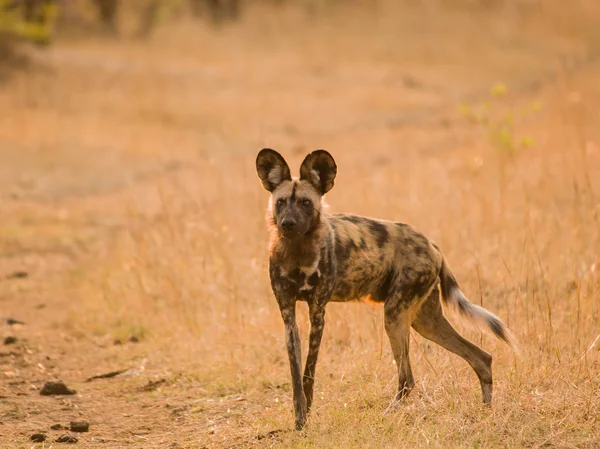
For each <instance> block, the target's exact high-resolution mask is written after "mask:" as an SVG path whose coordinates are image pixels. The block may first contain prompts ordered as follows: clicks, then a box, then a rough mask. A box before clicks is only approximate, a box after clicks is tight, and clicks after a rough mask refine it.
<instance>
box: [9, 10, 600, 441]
mask: <svg viewBox="0 0 600 449" xmlns="http://www.w3.org/2000/svg"><path fill="white" fill-rule="evenodd" d="M393 4H394V3H393V2H392V3H389V4H388V3H385V2H380V5H382V6H381V7H380V10H373V9H365V10H362V9H359V10H352V9H348V10H342V11H337V12H334V13H332V15H331V16H326V17H322V18H318V19H311V20H308V19H307V18H306V17H304V16H303V15H302V14H300V13H298V11H295V10H293V9H289V10H287V9H284V10H283V11H280V12H274V11H270V10H262V9H257V10H255V11H254V10H253V12H252V14H250V15H249V16H248V17H247V18H246V20H245V21H244V22H243V23H240V24H236V25H233V26H231V27H228V28H224V29H222V30H213V29H209V28H203V27H202V26H199V25H198V24H197V23H195V22H188V21H187V20H184V19H182V21H181V22H180V23H178V24H176V25H173V26H164V27H163V28H161V29H160V30H159V32H158V34H157V36H156V37H155V38H154V39H153V40H152V41H151V42H137V41H130V40H121V41H105V40H93V39H85V40H77V41H67V40H63V41H59V42H57V43H56V45H54V46H52V47H51V48H49V49H47V50H45V51H44V52H40V53H36V55H35V63H34V64H31V65H30V66H29V68H28V69H27V70H26V71H24V72H17V74H16V75H14V76H13V77H12V78H11V79H10V80H9V81H8V82H6V83H5V84H2V85H0V217H1V219H0V315H1V317H2V318H4V317H11V318H14V319H17V320H19V321H22V322H23V323H25V324H12V325H9V324H6V322H2V323H1V324H0V336H1V337H2V339H3V340H4V338H5V337H9V336H12V337H16V339H17V340H16V341H15V342H13V343H11V344H7V345H4V346H2V347H1V348H0V447H2V448H29V447H32V446H34V445H35V447H67V446H69V447H80V448H121V447H132V448H137V447H139V448H154V447H156V448H168V447H182V448H203V447H206V448H230V447H286V448H287V447H332V448H337V447H390V448H391V447H394V448H395V447H439V448H442V447H465V448H466V447H561V448H563V447H564V448H566V447H577V448H594V447H598V446H600V421H599V420H600V351H599V348H600V342H598V335H599V334H600V277H599V275H598V273H599V271H598V270H599V264H600V259H599V254H600V216H599V215H600V202H599V195H600V128H598V123H600V64H599V63H598V61H599V60H598V57H597V56H598V55H600V35H599V32H598V30H597V27H596V26H589V24H590V23H592V24H593V23H596V24H597V23H598V22H597V21H595V22H594V20H593V18H594V17H598V12H599V10H598V8H597V7H595V6H594V5H593V4H592V3H591V2H590V3H586V2H580V4H579V3H578V5H579V6H581V8H583V9H580V10H576V9H575V8H572V9H569V12H565V11H566V10H565V9H560V7H559V6H556V7H554V6H551V5H554V4H553V3H550V2H549V3H548V5H550V6H548V5H547V6H546V7H540V9H539V10H534V11H533V12H532V11H529V12H522V11H520V10H517V9H514V8H504V9H501V10H491V11H490V10H487V9H478V8H471V7H464V8H446V7H442V6H439V2H424V5H425V6H414V5H413V6H411V5H410V2H401V4H402V5H403V6H402V8H399V7H396V6H393ZM556 5H558V3H557V4H556ZM582 5H583V6H582ZM586 5H587V6H586ZM585 8H588V9H585ZM576 11H579V15H577V14H576ZM582 11H583V12H582ZM594 14H596V15H595V16H594ZM505 88H506V89H507V92H504V90H505ZM513 141H514V146H513V145H511V142H513ZM263 146H269V147H273V148H276V149H278V150H279V151H281V152H282V153H283V154H284V155H285V156H286V157H287V158H288V160H289V161H290V162H291V164H292V167H293V170H294V171H296V170H297V167H298V164H299V162H300V161H301V160H302V158H303V157H304V155H305V154H306V153H307V152H309V151H311V150H313V149H316V148H326V149H328V150H329V151H330V152H331V153H332V154H333V155H334V157H335V158H336V160H337V162H338V167H339V176H338V179H337V181H336V187H335V188H334V189H333V190H332V192H331V193H330V194H329V195H328V202H329V203H330V205H331V209H332V210H333V211H340V212H342V211H344V212H353V213H357V214H363V215H369V216H377V217H381V218H386V219H390V220H397V221H402V222H408V223H411V224H413V225H414V226H416V227H417V228H418V229H420V230H421V231H423V232H424V233H425V234H427V235H428V236H430V237H431V238H432V239H434V240H435V241H436V242H437V243H438V244H439V245H440V246H441V247H442V249H443V250H444V252H445V254H446V257H447V260H448V261H449V263H450V265H451V266H452V269H453V271H454V273H455V274H456V276H457V277H458V279H459V282H460V283H461V286H462V287H463V290H464V291H465V292H466V293H467V294H468V296H469V297H470V299H471V300H472V301H473V302H475V303H477V304H483V306H484V307H486V308H489V309H490V310H492V311H494V312H495V313H497V314H498V315H500V316H501V317H502V318H503V319H504V320H505V321H506V322H507V323H508V324H509V326H510V327H511V328H512V329H513V330H514V332H515V334H516V336H517V338H518V340H519V344H520V349H521V352H520V353H519V354H517V355H515V354H513V353H511V352H510V350H509V349H508V348H506V347H504V346H502V345H501V344H500V343H496V342H495V341H493V340H492V339H491V338H488V337H487V336H484V335H480V334H479V333H476V332H474V331H471V330H469V329H467V328H465V327H463V326H462V325H461V324H460V323H458V322H457V323H456V325H457V327H458V328H459V329H460V330H461V332H462V333H464V335H465V336H468V338H470V339H471V340H473V341H475V342H477V343H478V344H480V345H481V346H482V347H484V348H485V349H486V350H488V351H490V352H491V353H492V354H493V355H494V370H495V382H496V383H495V390H494V393H495V397H494V404H493V406H492V407H491V408H486V407H484V406H483V405H482V404H480V392H479V385H478V382H477V380H476V378H475V375H474V373H473V372H472V371H471V369H470V368H469V367H468V366H467V365H466V363H464V362H463V361H462V360H461V359H458V358H457V357H455V356H453V355H450V354H449V353H447V352H445V351H444V350H442V349H441V348H439V347H436V346H434V345H433V344H431V343H430V342H428V341H426V340H424V339H422V338H421V337H419V336H418V335H417V334H413V337H414V338H413V340H412V346H411V357H412V361H413V370H414V371H415V377H416V381H417V386H416V388H415V390H414V391H413V393H412V394H411V396H410V397H409V398H408V399H407V400H406V401H405V403H404V404H403V405H402V406H401V407H400V408H399V409H398V411H397V412H395V413H393V414H391V415H386V416H383V411H384V410H385V408H386V407H387V405H388V404H389V401H390V399H391V398H392V396H393V393H394V389H395V382H396V380H395V367H394V365H393V363H392V360H393V357H392V355H391V351H390V349H389V345H388V342H387V340H386V337H385V332H384V331H383V327H382V311H381V309H380V308H378V307H377V306H373V305H368V304H344V305H337V304H334V305H331V306H330V307H329V308H328V314H327V321H326V327H325V336H324V341H323V347H322V352H321V359H320V362H319V365H318V367H317V380H316V398H315V405H314V410H313V412H312V415H311V418H310V420H309V424H308V426H307V428H306V430H304V431H302V432H295V431H293V430H292V429H293V417H292V406H291V391H290V382H289V369H288V366H287V360H286V355H285V348H284V343H283V329H282V323H281V319H280V317H279V312H278V310H277V307H276V304H275V301H274V298H273V296H272V294H271V292H270V287H269V281H268V276H267V268H266V263H267V253H266V244H267V238H268V237H267V233H266V229H265V225H264V208H265V206H266V201H267V193H266V192H265V191H264V190H263V189H262V187H261V185H260V183H259V181H258V179H257V177H256V174H255V171H254V158H255V156H256V153H257V151H258V150H259V149H260V148H262V147H263ZM299 307H300V309H301V314H300V323H299V324H300V328H301V335H302V337H303V338H304V339H305V338H306V336H307V318H306V310H305V309H306V307H304V306H303V305H301V306H299ZM594 341H596V342H597V343H596V344H595V346H593V345H592V344H593V342H594ZM116 371H121V372H120V373H118V374H114V375H113V376H109V377H105V378H97V379H93V380H91V381H89V382H86V380H87V379H89V378H91V377H93V376H97V375H102V374H107V373H114V372H116ZM57 380H62V381H64V382H65V384H66V385H67V386H68V387H70V388H73V389H75V390H76V391H77V394H75V395H66V396H64V395H60V396H42V395H40V394H39V391H40V389H41V388H42V386H43V385H44V383H45V382H47V381H57ZM71 421H86V422H89V423H90V426H89V431H88V432H84V433H77V434H75V433H72V432H70V431H69V430H68V427H69V424H70V422H71ZM54 424H61V425H62V426H64V427H65V428H66V429H67V430H65V429H62V428H61V429H57V430H52V429H51V426H52V425H54ZM39 432H43V433H45V434H46V436H47V440H46V442H45V443H34V442H32V441H30V440H29V437H30V435H32V434H34V433H39ZM65 433H70V434H73V435H76V436H77V438H78V439H79V441H78V443H76V444H72V445H67V444H64V445H63V444H62V443H54V441H55V440H56V439H57V438H58V437H59V436H61V435H63V434H65Z"/></svg>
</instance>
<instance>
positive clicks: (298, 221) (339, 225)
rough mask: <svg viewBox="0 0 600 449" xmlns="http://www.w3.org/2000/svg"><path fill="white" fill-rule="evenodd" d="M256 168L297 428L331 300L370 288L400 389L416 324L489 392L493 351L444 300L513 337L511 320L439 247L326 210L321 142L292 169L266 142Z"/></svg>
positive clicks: (330, 168)
mask: <svg viewBox="0 0 600 449" xmlns="http://www.w3.org/2000/svg"><path fill="white" fill-rule="evenodd" d="M256 169H257V171H258V176H259V177H260V179H261V181H262V184H263V186H264V187H265V189H267V190H268V191H269V192H271V197H270V200H269V207H268V213H267V221H268V224H269V228H270V231H271V243H270V249H269V250H270V258H269V274H270V278H271V286H272V289H273V293H274V294H275V297H276V298H277V302H278V304H279V308H280V310H281V315H282V317H283V321H284V324H285V336H286V342H287V352H288V357H289V361H290V370H291V373H292V388H293V396H294V412H295V417H296V428H297V429H301V428H302V427H303V426H304V424H305V423H306V416H307V413H308V411H309V410H310V406H311V404H312V399H313V382H314V379H315V367H316V364H317V357H318V354H319V346H320V343H321V336H322V335H323V326H324V324H325V321H324V316H325V305H326V304H327V303H328V302H329V301H351V300H356V299H361V298H364V297H370V299H371V300H373V301H376V302H380V303H383V305H384V315H385V330H386V332H387V335H388V337H389V340H390V343H391V346H392V352H393V354H394V359H395V360H396V365H397V366H398V393H397V395H396V397H395V400H396V401H398V400H400V399H401V398H402V397H404V396H406V395H407V394H408V393H409V392H410V390H411V389H412V388H413V386H414V380H413V375H412V371H411V367H410V360H409V358H408V355H409V354H408V349H409V338H410V327H411V326H412V327H413V328H414V329H415V330H416V331H417V332H418V333H420V334H421V335H422V336H424V337H425V338H428V339H429V340H431V341H433V342H435V343H437V344H439V345H441V346H442V347H444V348H446V349H448V350H449V351H451V352H454V353H455V354H457V355H459V356H461V357H462V358H464V359H465V360H466V361H467V362H468V363H469V364H470V365H471V367H473V369H474V370H475V372H476V373H477V376H478V377H479V381H480V383H481V389H482V392H483V401H484V402H485V403H490V402H491V400H492V356H491V355H490V354H488V353H487V352H485V351H483V350H482V349H480V348H479V347H477V346H475V345H474V344H473V343H471V342H469V341H467V340H465V339H464V338H463V337H462V336H461V335H459V334H458V333H457V332H456V330H454V328H453V327H452V325H451V324H450V323H449V322H448V321H447V320H446V318H445V317H444V315H443V313H442V305H441V302H440V294H439V293H440V292H439V288H438V283H439V284H440V286H441V293H442V295H441V297H442V300H443V301H442V302H443V303H444V304H445V305H447V306H451V307H452V308H453V309H455V310H456V311H457V312H458V313H459V314H460V315H461V316H463V317H465V318H468V319H469V320H471V321H472V322H473V323H474V324H477V325H479V327H480V328H482V329H485V330H488V331H491V332H492V333H493V335H495V336H496V337H497V338H499V339H501V340H504V341H505V342H507V343H508V344H511V345H512V336H511V334H510V331H509V330H508V329H507V327H506V326H505V325H504V324H503V323H502V321H500V319H499V318H498V317H496V316H495V315H494V314H492V313H490V312H488V311H487V310H485V309H483V308H481V307H479V306H476V305H474V304H471V303H470V302H469V301H468V300H467V299H466V298H465V296H464V295H463V293H462V291H461V290H460V289H459V287H458V283H457V282H456V279H455V278H454V276H453V274H452V273H451V271H450V269H449V267H448V265H447V264H446V262H445V261H444V258H443V256H442V253H441V252H440V249H439V248H438V246H437V245H436V244H435V243H433V242H431V241H430V240H428V239H427V238H426V237H425V236H423V235H422V234H420V233H419V232H417V231H416V230H415V229H413V228H412V227H411V226H409V225H406V224H403V223H393V222H390V221H383V220H374V219H371V218H365V217H358V216H354V215H342V214H335V215H327V214H326V213H325V211H324V209H323V205H324V201H323V195H324V194H325V193H327V192H328V191H329V190H330V189H331V188H332V187H333V182H334V179H335V176H336V173H337V167H336V164H335V161H334V160H333V157H331V155H330V154H329V153H328V152H327V151H324V150H317V151H314V152H312V153H310V154H309V155H308V156H306V158H305V159H304V162H303V163H302V166H301V167H300V178H299V179H298V178H292V176H291V174H290V169H289V167H288V165H287V163H286V162H285V160H284V159H283V157H282V156H281V155H280V154H279V153H277V152H276V151H274V150H271V149H268V148H265V149H263V150H262V151H260V152H259V153H258V157H257V158H256ZM296 301H306V302H307V303H308V307H309V314H310V344H309V350H308V356H307V359H306V367H305V369H304V375H302V371H301V369H302V367H301V353H300V339H299V336H298V328H297V326H296V316H295V310H296Z"/></svg>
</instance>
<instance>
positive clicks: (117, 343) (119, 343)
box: [113, 338, 123, 346]
mask: <svg viewBox="0 0 600 449" xmlns="http://www.w3.org/2000/svg"><path fill="white" fill-rule="evenodd" d="M113 344H114V345H115V346H118V345H122V344H123V342H122V341H121V340H120V339H118V338H117V339H116V340H115V341H114V342H113Z"/></svg>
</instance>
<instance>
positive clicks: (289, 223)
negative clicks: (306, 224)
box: [281, 218, 296, 231]
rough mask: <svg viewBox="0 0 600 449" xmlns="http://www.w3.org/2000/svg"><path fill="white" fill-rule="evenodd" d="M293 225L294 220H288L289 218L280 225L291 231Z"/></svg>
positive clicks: (294, 224) (294, 223)
mask: <svg viewBox="0 0 600 449" xmlns="http://www.w3.org/2000/svg"><path fill="white" fill-rule="evenodd" d="M294 226H296V222H295V221H294V220H290V219H289V218H288V219H285V220H283V221H282V222H281V227H282V228H283V229H284V230H285V231H291V230H292V229H294Z"/></svg>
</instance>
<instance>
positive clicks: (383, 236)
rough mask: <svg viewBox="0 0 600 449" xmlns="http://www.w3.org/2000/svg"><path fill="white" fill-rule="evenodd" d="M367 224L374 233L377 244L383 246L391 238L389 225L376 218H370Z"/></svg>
mask: <svg viewBox="0 0 600 449" xmlns="http://www.w3.org/2000/svg"><path fill="white" fill-rule="evenodd" d="M367 224H368V226H369V229H370V230H371V234H373V237H374V238H375V241H376V242H377V246H378V247H379V248H383V246H384V245H385V244H386V243H387V242H388V240H389V239H390V233H389V232H388V229H387V226H386V225H384V224H383V223H380V222H379V221H375V220H368V221H367Z"/></svg>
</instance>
